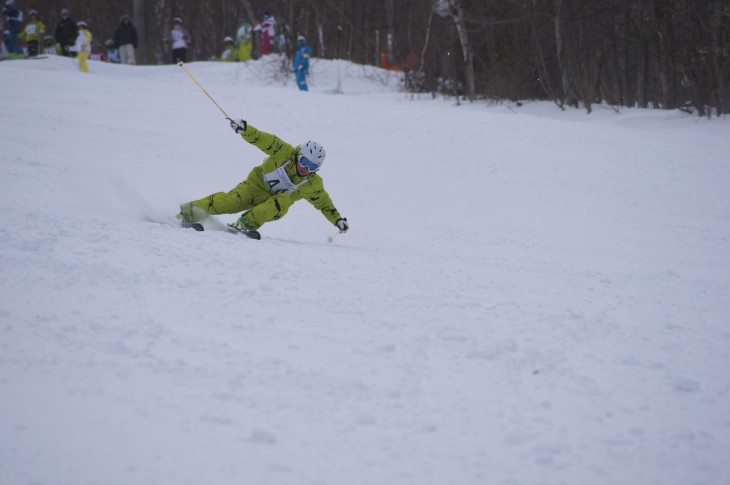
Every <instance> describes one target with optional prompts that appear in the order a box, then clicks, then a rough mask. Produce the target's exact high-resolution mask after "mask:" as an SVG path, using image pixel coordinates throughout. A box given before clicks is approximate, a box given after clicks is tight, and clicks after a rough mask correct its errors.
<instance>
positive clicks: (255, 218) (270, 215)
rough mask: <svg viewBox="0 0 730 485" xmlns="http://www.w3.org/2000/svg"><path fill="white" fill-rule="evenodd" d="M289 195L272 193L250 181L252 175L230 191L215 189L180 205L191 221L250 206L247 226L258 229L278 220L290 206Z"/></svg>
mask: <svg viewBox="0 0 730 485" xmlns="http://www.w3.org/2000/svg"><path fill="white" fill-rule="evenodd" d="M292 203H293V202H292V199H291V196H290V195H289V194H286V193H283V194H272V193H271V192H269V191H268V190H266V189H262V188H261V187H259V186H257V185H256V184H254V183H253V182H252V181H251V177H249V178H247V179H246V180H244V181H243V182H241V183H240V184H238V185H237V186H236V187H235V188H234V189H233V190H231V191H230V192H217V193H215V194H211V195H209V196H207V197H203V198H202V199H198V200H194V201H192V202H188V203H186V204H183V205H181V206H180V210H181V211H182V212H184V213H186V214H188V215H189V216H191V220H192V221H193V222H196V221H199V220H201V219H204V218H205V217H207V216H208V215H218V214H236V213H238V212H243V211H246V210H249V209H251V210H250V211H249V212H248V213H247V214H246V215H245V216H244V219H246V222H247V223H248V226H249V228H250V229H258V228H259V227H261V226H263V225H264V224H266V223H267V222H270V221H275V220H278V219H281V218H282V217H284V216H285V215H286V213H287V212H288V211H289V207H290V206H291V205H292Z"/></svg>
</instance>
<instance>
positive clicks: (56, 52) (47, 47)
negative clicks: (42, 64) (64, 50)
mask: <svg viewBox="0 0 730 485" xmlns="http://www.w3.org/2000/svg"><path fill="white" fill-rule="evenodd" d="M41 54H45V55H47V56H60V55H61V46H60V45H58V44H57V43H56V39H54V38H53V36H52V35H47V36H45V37H43V50H42V52H41Z"/></svg>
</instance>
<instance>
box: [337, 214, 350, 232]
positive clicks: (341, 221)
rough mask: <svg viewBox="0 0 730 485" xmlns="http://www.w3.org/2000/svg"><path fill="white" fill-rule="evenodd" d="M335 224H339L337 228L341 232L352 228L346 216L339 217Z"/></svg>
mask: <svg viewBox="0 0 730 485" xmlns="http://www.w3.org/2000/svg"><path fill="white" fill-rule="evenodd" d="M335 226H337V229H339V230H340V232H341V233H342V232H347V230H348V229H350V225H349V224H348V223H347V219H346V218H344V217H342V218H340V219H337V222H335Z"/></svg>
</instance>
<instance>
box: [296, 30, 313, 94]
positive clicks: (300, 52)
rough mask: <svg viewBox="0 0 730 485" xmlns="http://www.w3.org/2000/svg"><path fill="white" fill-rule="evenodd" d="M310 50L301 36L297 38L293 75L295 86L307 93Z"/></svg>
mask: <svg viewBox="0 0 730 485" xmlns="http://www.w3.org/2000/svg"><path fill="white" fill-rule="evenodd" d="M311 56H312V48H311V47H309V46H308V45H307V42H306V39H305V38H304V36H303V35H300V36H299V37H297V54H296V55H295V56H294V74H295V75H296V77H297V86H299V89H300V90H301V91H309V88H308V87H307V76H308V75H309V58H310V57H311Z"/></svg>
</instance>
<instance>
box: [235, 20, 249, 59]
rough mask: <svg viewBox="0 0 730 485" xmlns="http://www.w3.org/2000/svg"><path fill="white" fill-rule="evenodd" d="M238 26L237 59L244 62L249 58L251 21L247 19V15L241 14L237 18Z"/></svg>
mask: <svg viewBox="0 0 730 485" xmlns="http://www.w3.org/2000/svg"><path fill="white" fill-rule="evenodd" d="M238 23H239V24H240V27H238V31H237V32H236V41H235V43H234V44H235V46H236V53H237V55H238V59H236V60H237V61H240V62H246V61H250V60H251V39H252V32H251V29H252V27H251V22H249V21H248V18H247V17H244V16H242V17H241V18H239V19H238Z"/></svg>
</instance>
